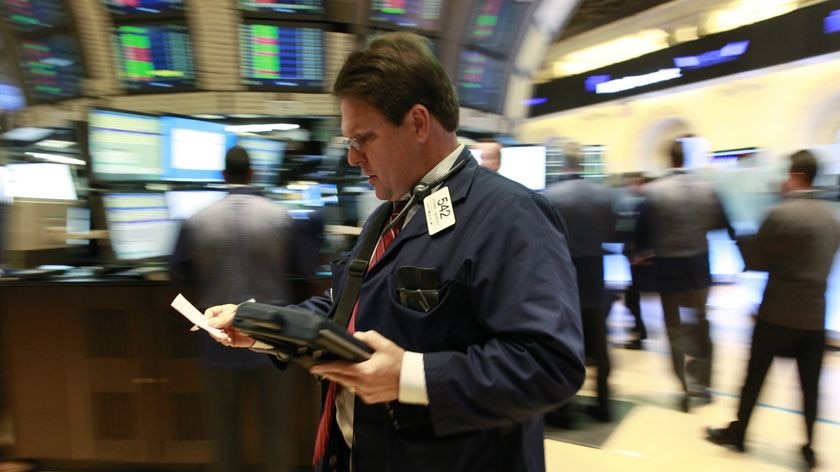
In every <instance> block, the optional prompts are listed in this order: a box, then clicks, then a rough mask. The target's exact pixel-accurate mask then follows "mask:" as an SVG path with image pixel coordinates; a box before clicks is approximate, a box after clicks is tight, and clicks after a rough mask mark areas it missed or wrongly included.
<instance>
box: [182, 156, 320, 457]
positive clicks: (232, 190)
mask: <svg viewBox="0 0 840 472" xmlns="http://www.w3.org/2000/svg"><path fill="white" fill-rule="evenodd" d="M252 174H253V173H252V169H251V163H250V157H249V156H248V153H247V151H246V150H245V149H243V148H241V147H239V146H234V147H232V148H231V149H229V150H228V152H227V154H226V157H225V170H224V178H225V182H226V183H227V185H228V189H229V190H228V192H229V193H228V195H227V196H226V197H224V198H223V199H221V200H220V201H218V202H216V203H214V204H212V205H210V206H208V207H206V208H204V209H202V210H200V211H198V212H196V213H195V214H194V215H192V216H191V217H190V218H189V219H188V220H186V221H185V222H184V224H183V226H182V228H181V232H180V234H179V237H178V240H177V243H176V246H175V250H174V251H173V254H172V256H171V260H170V262H171V264H170V267H171V269H170V271H171V278H172V280H174V281H175V282H176V283H179V284H181V285H182V286H183V288H184V289H185V290H187V291H189V292H190V293H191V294H194V295H195V296H196V297H197V298H196V300H197V302H198V304H199V306H204V307H207V306H213V305H217V304H219V303H223V302H226V301H229V300H237V301H238V302H241V301H245V300H247V299H249V298H255V299H257V300H263V301H274V302H275V303H291V302H292V301H294V300H293V299H292V287H291V286H290V284H289V275H290V274H298V275H302V273H303V272H305V271H306V270H307V269H302V268H300V266H301V264H299V263H297V262H296V261H297V258H299V257H300V256H301V255H302V251H300V250H298V248H299V246H300V244H299V242H298V240H299V239H301V238H300V237H299V234H297V232H296V231H295V230H294V226H293V222H292V219H291V217H290V216H289V214H288V212H287V211H286V210H285V209H284V208H283V207H282V206H280V205H278V204H277V203H275V202H272V201H271V200H269V199H267V198H265V197H263V196H261V195H260V194H259V190H258V189H256V188H254V187H251V186H249V185H248V184H249V183H250V182H251V177H252ZM203 340H204V341H206V342H204V343H202V346H201V360H202V363H203V365H204V367H205V378H206V381H207V386H208V400H209V401H208V403H209V407H210V411H209V412H208V415H209V416H210V418H211V420H212V421H211V425H212V426H213V431H214V433H215V438H216V453H217V457H216V462H215V469H214V470H217V471H218V472H233V471H244V470H246V469H245V465H244V461H243V457H242V453H241V450H242V447H241V446H242V445H241V436H242V435H241V434H240V428H239V425H240V424H241V417H242V416H243V415H244V414H248V415H249V416H255V417H256V419H255V421H258V422H259V425H260V427H259V431H260V438H261V440H262V444H261V447H260V462H261V464H260V468H259V470H260V471H261V472H286V471H292V470H296V467H297V466H298V465H299V464H300V463H301V459H300V456H301V454H300V453H299V451H303V452H304V454H303V455H304V457H305V451H306V450H308V449H309V447H308V444H307V443H303V441H302V439H301V438H300V435H299V434H297V433H296V432H295V431H294V422H293V421H292V419H291V415H289V414H288V413H287V412H286V411H284V408H283V400H284V399H288V400H289V401H292V400H293V398H294V395H295V393H296V391H299V390H301V388H300V385H302V384H304V383H305V382H306V381H307V380H308V379H307V376H306V373H305V371H302V370H301V372H299V373H294V372H292V373H290V374H289V375H287V376H286V378H281V377H280V376H278V375H277V374H276V372H275V371H276V369H275V367H274V366H273V364H272V363H271V361H270V360H269V358H268V357H267V356H265V355H261V354H258V353H256V352H251V351H248V350H242V349H231V348H229V347H225V346H221V345H220V344H218V343H216V342H213V341H212V340H211V339H210V338H203ZM252 386H255V387H256V388H255V390H256V391H257V393H258V395H257V397H258V399H259V401H258V403H257V405H258V407H259V408H258V410H256V411H250V412H248V413H246V411H247V409H246V408H244V407H243V403H242V399H243V398H245V397H247V395H245V394H244V392H246V391H247V390H248V389H249V388H253V387H252ZM246 387H247V388H246ZM277 438H284V439H283V440H282V441H278V440H277ZM296 456H297V457H296Z"/></svg>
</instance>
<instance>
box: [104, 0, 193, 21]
mask: <svg viewBox="0 0 840 472" xmlns="http://www.w3.org/2000/svg"><path fill="white" fill-rule="evenodd" d="M102 1H103V3H105V5H106V6H107V7H108V11H110V12H111V14H113V15H120V16H126V17H131V16H149V15H160V14H166V13H181V12H183V11H184V8H185V6H184V0H102Z"/></svg>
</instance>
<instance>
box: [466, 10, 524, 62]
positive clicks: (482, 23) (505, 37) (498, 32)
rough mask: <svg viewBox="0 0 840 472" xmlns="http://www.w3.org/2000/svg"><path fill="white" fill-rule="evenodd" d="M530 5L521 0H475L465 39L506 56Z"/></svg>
mask: <svg viewBox="0 0 840 472" xmlns="http://www.w3.org/2000/svg"><path fill="white" fill-rule="evenodd" d="M531 5H532V2H522V1H518V0H478V1H476V2H475V5H474V6H473V12H472V16H471V19H470V23H469V25H468V28H467V34H466V36H465V38H464V41H465V42H466V43H467V44H469V45H472V46H474V47H478V48H481V49H483V50H485V51H490V52H493V53H496V54H500V55H502V56H504V57H507V56H508V55H509V54H510V52H511V51H512V50H513V48H512V45H513V43H514V42H515V41H516V39H517V34H518V32H519V30H520V29H521V27H522V26H523V24H524V23H525V20H526V19H527V14H528V11H529V9H530V7H531Z"/></svg>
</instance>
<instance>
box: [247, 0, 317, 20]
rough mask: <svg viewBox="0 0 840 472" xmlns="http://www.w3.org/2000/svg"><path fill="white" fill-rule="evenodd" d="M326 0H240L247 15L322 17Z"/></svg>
mask: <svg viewBox="0 0 840 472" xmlns="http://www.w3.org/2000/svg"><path fill="white" fill-rule="evenodd" d="M325 3H326V0H239V8H241V9H242V11H243V13H244V14H245V15H246V16H253V15H255V14H256V15H257V16H266V17H278V18H286V19H288V18H307V17H310V18H321V17H323V15H324V13H325V8H324V7H325Z"/></svg>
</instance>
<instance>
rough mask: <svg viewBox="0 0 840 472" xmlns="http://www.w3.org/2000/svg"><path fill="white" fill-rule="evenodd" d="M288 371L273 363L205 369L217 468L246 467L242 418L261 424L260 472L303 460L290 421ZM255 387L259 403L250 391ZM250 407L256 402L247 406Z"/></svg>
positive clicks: (277, 471) (229, 471)
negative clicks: (298, 455)
mask: <svg viewBox="0 0 840 472" xmlns="http://www.w3.org/2000/svg"><path fill="white" fill-rule="evenodd" d="M287 374H288V372H284V373H282V374H281V373H280V372H278V370H277V369H276V368H275V367H274V366H271V365H269V366H265V367H259V368H253V369H234V368H208V369H206V378H207V387H208V397H209V398H208V399H209V403H210V412H209V413H208V414H209V415H210V418H211V424H212V426H213V432H214V437H215V439H216V451H215V452H216V464H215V465H214V467H213V468H212V471H213V472H242V471H245V470H248V468H247V467H246V466H245V464H244V462H245V461H244V458H243V454H242V443H243V436H244V435H243V430H242V427H241V426H242V425H243V420H244V421H246V422H248V423H256V424H257V425H258V434H259V438H258V439H259V441H260V443H259V462H260V463H259V465H258V467H257V470H258V471H260V472H289V471H293V470H296V469H295V467H296V466H297V465H298V463H299V462H300V461H299V460H298V457H296V456H297V454H296V449H297V448H299V447H300V446H299V445H298V444H299V442H300V441H306V442H307V443H309V442H311V440H312V438H311V437H301V435H300V433H299V432H298V431H296V428H295V425H294V424H293V422H292V419H291V416H292V415H291V414H290V410H292V409H294V408H296V407H297V406H296V405H297V404H296V403H295V401H294V398H291V396H292V395H290V390H291V389H290V384H292V383H293V382H290V380H292V379H290V378H288V376H287ZM254 391H256V400H257V401H256V402H248V401H247V400H248V399H249V398H250V397H251V396H250V395H247V394H246V392H254ZM246 405H251V406H256V408H252V409H248V408H246Z"/></svg>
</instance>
